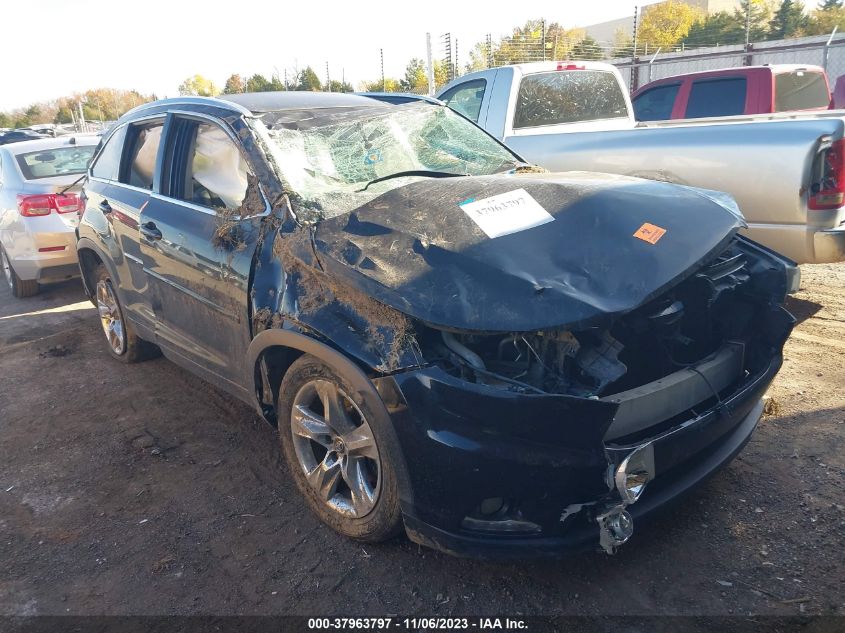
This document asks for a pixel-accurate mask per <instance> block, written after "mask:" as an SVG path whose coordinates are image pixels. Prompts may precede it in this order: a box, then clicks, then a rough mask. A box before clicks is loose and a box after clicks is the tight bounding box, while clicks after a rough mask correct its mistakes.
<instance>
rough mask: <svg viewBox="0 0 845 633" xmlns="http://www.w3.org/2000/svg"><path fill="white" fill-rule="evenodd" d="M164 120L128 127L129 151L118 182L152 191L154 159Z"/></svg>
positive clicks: (154, 168) (154, 170)
mask: <svg viewBox="0 0 845 633" xmlns="http://www.w3.org/2000/svg"><path fill="white" fill-rule="evenodd" d="M163 129H164V119H161V120H158V121H155V122H152V123H139V124H136V125H130V126H129V130H128V131H127V139H128V142H129V148H128V149H129V151H128V154H127V161H126V165H125V166H124V168H123V170H122V173H121V175H120V182H122V183H125V184H127V185H132V186H133V187H138V188H139V189H152V188H153V180H154V179H155V172H156V158H157V156H158V148H159V145H160V144H161V133H162V130H163Z"/></svg>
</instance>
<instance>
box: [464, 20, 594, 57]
mask: <svg viewBox="0 0 845 633" xmlns="http://www.w3.org/2000/svg"><path fill="white" fill-rule="evenodd" d="M544 24H545V34H544V32H543V30H544ZM584 35H585V33H584V30H583V29H565V28H563V27H562V26H561V25H560V24H558V23H557V22H551V23H549V22H544V20H542V19H535V20H528V21H527V22H526V23H525V24H523V25H522V26H519V27H516V28H515V29H513V31H512V32H511V34H510V35H509V36H506V37H503V38H502V39H501V41H500V42H499V43H498V44H495V45H493V65H495V66H502V65H506V64H519V63H522V62H529V61H541V60H543V59H547V60H552V59H558V60H560V59H566V58H568V57H570V56H571V54H572V49H573V47H574V46H575V45H576V44H577V43H578V42H580V41H581V40H583V39H584ZM543 42H545V48H543ZM485 48H486V47H485ZM473 51H475V49H473ZM476 55H478V52H476ZM470 61H471V63H475V59H474V58H473V54H472V52H471V53H470ZM485 67H486V62H485Z"/></svg>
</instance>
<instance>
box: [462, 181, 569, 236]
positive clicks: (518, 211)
mask: <svg viewBox="0 0 845 633" xmlns="http://www.w3.org/2000/svg"><path fill="white" fill-rule="evenodd" d="M459 206H460V207H461V209H463V211H464V213H466V214H467V215H468V216H469V217H470V219H471V220H472V221H473V222H475V223H476V224H477V225H478V227H479V228H480V229H481V230H482V231H484V232H485V233H486V234H487V237H490V238H494V237H501V236H502V235H510V234H511V233H518V232H519V231H524V230H525V229H530V228H532V227H535V226H540V225H541V224H545V223H546V222H551V221H552V220H554V218H553V217H552V216H551V214H549V212H548V211H546V210H545V209H544V208H543V207H542V206H540V203H539V202H537V201H536V200H535V199H534V198H532V197H531V195H530V194H529V193H528V192H527V191H525V189H517V190H515V191H509V192H508V193H500V194H499V195H497V196H490V197H489V198H484V199H483V200H472V199H470V200H467V201H465V202H462V203H460V205H459Z"/></svg>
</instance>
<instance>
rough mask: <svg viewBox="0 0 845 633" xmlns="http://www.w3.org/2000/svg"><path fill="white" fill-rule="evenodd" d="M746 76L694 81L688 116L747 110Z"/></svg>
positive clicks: (737, 112)
mask: <svg viewBox="0 0 845 633" xmlns="http://www.w3.org/2000/svg"><path fill="white" fill-rule="evenodd" d="M745 93H746V81H745V77H729V78H725V79H705V80H701V81H694V82H693V83H692V87H691V88H690V94H689V100H688V101H687V111H686V117H687V118H688V119H698V118H701V117H710V116H734V115H737V114H743V113H744V112H745Z"/></svg>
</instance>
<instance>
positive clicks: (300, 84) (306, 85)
mask: <svg viewBox="0 0 845 633" xmlns="http://www.w3.org/2000/svg"><path fill="white" fill-rule="evenodd" d="M322 89H323V85H322V84H321V83H320V78H319V77H317V73H315V72H314V69H313V68H311V66H306V68H305V70H303V71H301V72H300V73H299V76H298V77H297V78H296V87H295V88H294V90H311V91H319V90H322Z"/></svg>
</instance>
